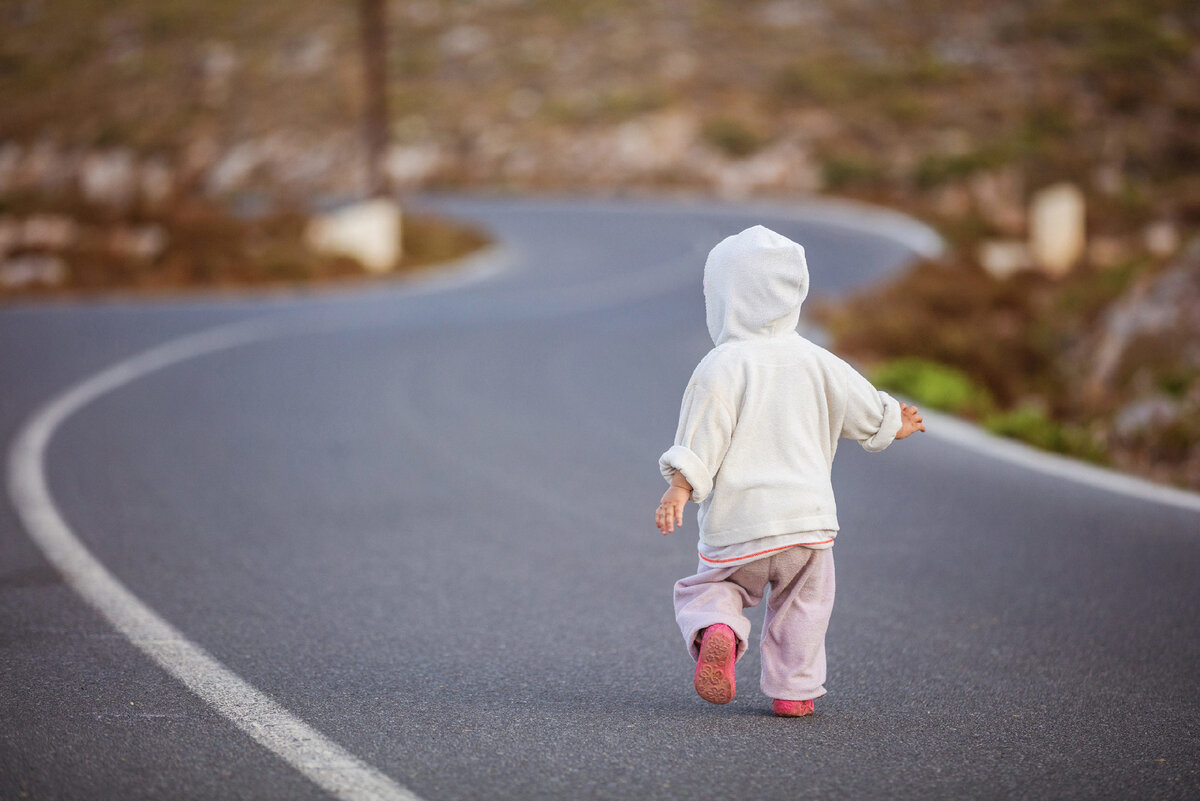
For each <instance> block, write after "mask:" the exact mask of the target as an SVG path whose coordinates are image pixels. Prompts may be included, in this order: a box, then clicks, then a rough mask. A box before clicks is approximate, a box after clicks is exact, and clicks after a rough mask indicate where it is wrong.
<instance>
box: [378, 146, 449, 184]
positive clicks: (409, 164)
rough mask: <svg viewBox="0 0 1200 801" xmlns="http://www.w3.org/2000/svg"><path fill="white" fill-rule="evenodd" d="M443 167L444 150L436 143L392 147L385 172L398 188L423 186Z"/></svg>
mask: <svg viewBox="0 0 1200 801" xmlns="http://www.w3.org/2000/svg"><path fill="white" fill-rule="evenodd" d="M441 166H442V150H441V148H440V147H439V146H438V144H437V143H436V142H427V143H424V144H417V145H392V146H391V148H389V149H388V152H387V156H386V157H385V158H384V161H383V169H384V172H386V173H387V176H388V178H390V179H391V181H392V185H393V186H397V187H411V186H421V185H423V184H424V183H425V182H426V181H428V180H429V179H430V178H431V177H433V175H434V174H435V173H436V172H437V171H438V168H439V167H441Z"/></svg>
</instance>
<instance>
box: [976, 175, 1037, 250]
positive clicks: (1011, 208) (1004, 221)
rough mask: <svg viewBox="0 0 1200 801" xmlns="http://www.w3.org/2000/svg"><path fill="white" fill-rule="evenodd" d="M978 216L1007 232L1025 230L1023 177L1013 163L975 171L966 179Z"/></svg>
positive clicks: (1014, 233)
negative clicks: (1004, 166)
mask: <svg viewBox="0 0 1200 801" xmlns="http://www.w3.org/2000/svg"><path fill="white" fill-rule="evenodd" d="M968 187H969V188H970V191H971V197H972V199H973V200H974V201H975V207H976V208H977V209H978V210H979V214H980V216H982V217H983V218H984V219H985V220H987V221H988V222H990V223H991V224H992V225H994V226H996V227H997V228H999V229H1000V230H1001V231H1002V232H1003V233H1005V234H1008V235H1010V236H1018V235H1020V234H1022V233H1023V232H1024V231H1025V206H1024V198H1025V180H1024V178H1023V177H1022V175H1021V171H1020V170H1019V169H1017V168H1015V167H1006V168H1003V169H998V170H989V171H986V172H977V173H975V174H974V175H972V176H971V178H970V180H969V181H968Z"/></svg>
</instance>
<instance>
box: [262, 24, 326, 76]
mask: <svg viewBox="0 0 1200 801" xmlns="http://www.w3.org/2000/svg"><path fill="white" fill-rule="evenodd" d="M332 49H333V47H332V45H331V44H330V43H329V37H327V36H325V35H323V34H320V33H307V34H304V35H302V36H295V37H289V38H287V39H285V40H284V42H283V44H282V45H281V46H280V48H279V53H278V54H277V55H276V59H275V67H276V69H277V70H278V71H280V72H282V73H285V74H288V75H315V74H316V73H318V72H320V71H321V70H323V69H325V67H326V65H327V64H328V63H329V56H330V54H331V51H332Z"/></svg>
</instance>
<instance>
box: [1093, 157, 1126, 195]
mask: <svg viewBox="0 0 1200 801" xmlns="http://www.w3.org/2000/svg"><path fill="white" fill-rule="evenodd" d="M1124 185H1125V176H1124V174H1123V173H1122V172H1121V165H1120V164H1113V163H1107V164H1101V165H1099V166H1098V167H1096V169H1095V170H1093V171H1092V186H1094V187H1095V188H1096V191H1097V192H1099V193H1100V194H1102V195H1105V196H1107V197H1116V196H1117V194H1118V193H1120V191H1121V187H1122V186H1124Z"/></svg>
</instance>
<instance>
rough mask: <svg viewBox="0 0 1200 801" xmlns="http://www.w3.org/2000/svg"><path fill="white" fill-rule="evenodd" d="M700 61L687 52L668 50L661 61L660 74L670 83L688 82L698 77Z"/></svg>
mask: <svg viewBox="0 0 1200 801" xmlns="http://www.w3.org/2000/svg"><path fill="white" fill-rule="evenodd" d="M699 68H700V59H698V58H696V56H695V55H693V54H692V53H691V52H689V51H687V50H668V51H667V52H666V53H665V54H664V55H663V57H662V59H661V60H660V61H659V68H658V74H659V75H660V76H662V78H663V80H665V81H667V82H668V83H676V82H679V81H686V80H688V79H690V78H692V77H694V76H695V75H696V72H697V70H698V69H699Z"/></svg>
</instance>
